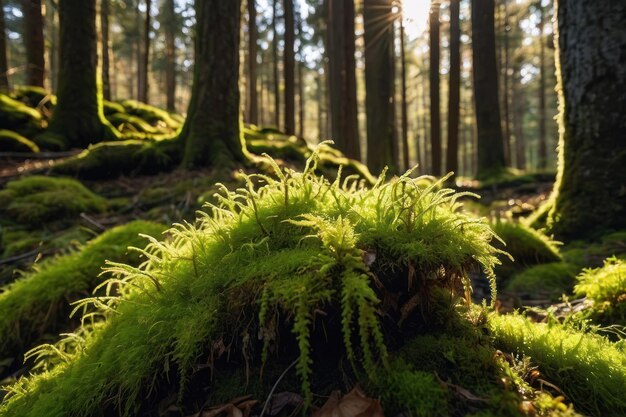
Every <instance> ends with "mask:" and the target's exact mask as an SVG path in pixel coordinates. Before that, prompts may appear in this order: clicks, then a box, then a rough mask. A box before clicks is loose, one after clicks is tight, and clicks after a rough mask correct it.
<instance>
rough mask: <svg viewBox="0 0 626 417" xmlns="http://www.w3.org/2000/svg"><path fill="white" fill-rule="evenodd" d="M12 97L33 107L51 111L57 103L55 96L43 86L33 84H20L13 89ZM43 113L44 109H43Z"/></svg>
mask: <svg viewBox="0 0 626 417" xmlns="http://www.w3.org/2000/svg"><path fill="white" fill-rule="evenodd" d="M13 97H14V98H15V99H16V100H19V101H21V102H23V103H24V104H26V105H28V106H29V107H32V108H35V109H45V110H46V111H51V110H52V109H53V108H54V106H56V104H57V97H56V96H55V95H54V94H51V93H50V92H49V91H47V90H46V89H45V88H42V87H38V86H34V85H21V86H18V87H16V88H15V90H14V91H13ZM44 113H45V111H44Z"/></svg>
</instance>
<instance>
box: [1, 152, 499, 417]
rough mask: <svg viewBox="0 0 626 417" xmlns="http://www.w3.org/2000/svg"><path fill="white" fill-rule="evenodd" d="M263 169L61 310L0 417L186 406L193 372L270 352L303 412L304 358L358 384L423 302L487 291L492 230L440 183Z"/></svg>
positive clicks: (268, 359)
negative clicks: (55, 340)
mask: <svg viewBox="0 0 626 417" xmlns="http://www.w3.org/2000/svg"><path fill="white" fill-rule="evenodd" d="M270 163H271V164H273V165H274V167H275V170H276V171H275V175H276V177H277V179H274V178H270V177H268V176H265V175H259V174H256V175H250V176H246V183H247V186H246V187H245V188H242V189H239V190H237V191H228V190H226V189H223V190H222V191H221V193H220V197H219V200H220V203H219V204H218V205H212V206H207V208H206V211H204V212H200V213H199V217H198V219H197V220H196V222H195V223H194V224H187V223H185V224H181V225H177V226H175V227H174V228H172V229H171V230H170V231H169V233H170V234H171V235H172V237H173V238H172V239H171V240H170V241H166V242H158V241H156V240H154V241H152V243H151V244H150V245H148V247H147V248H146V249H145V251H144V252H143V253H144V254H145V255H146V257H147V258H148V261H147V262H146V263H144V264H142V266H141V267H139V268H136V267H132V266H129V265H125V264H121V263H110V264H109V268H108V272H109V274H110V275H109V276H110V279H109V280H108V281H106V282H105V283H103V285H102V286H101V289H102V290H105V294H104V295H102V296H100V297H93V298H88V299H85V300H83V301H82V302H81V303H78V304H77V305H76V308H77V311H81V312H83V313H84V314H85V315H84V316H83V318H84V320H83V325H82V327H80V328H79V329H77V330H76V331H75V332H74V333H73V334H72V335H70V336H67V338H66V339H64V340H62V341H61V342H59V344H57V345H56V347H55V348H52V347H49V346H42V347H41V348H38V349H36V350H34V351H33V352H32V354H33V355H34V356H36V357H38V358H39V362H38V363H39V369H40V373H38V374H36V375H35V376H32V377H29V378H23V379H21V380H19V381H18V382H17V383H16V384H14V385H12V386H10V387H9V390H10V392H11V395H10V397H9V398H8V399H7V400H6V401H5V403H4V404H3V405H2V406H0V412H2V413H4V415H6V416H17V415H20V416H26V417H27V416H38V417H42V416H57V415H74V416H83V415H91V414H92V412H93V410H94V409H103V408H104V409H108V408H110V409H111V410H117V412H116V414H117V413H119V414H124V415H132V414H137V413H139V411H140V410H143V411H145V412H147V411H146V410H145V407H148V408H149V407H150V404H156V402H154V401H150V400H149V398H151V395H154V394H155V393H156V392H159V390H162V389H163V387H164V385H163V384H164V383H165V381H169V382H167V383H166V384H165V385H172V384H174V385H175V386H178V391H179V400H180V402H181V404H185V399H186V398H187V400H188V401H192V399H189V398H188V397H185V393H187V392H189V391H190V390H192V386H195V385H196V384H190V381H192V380H194V378H195V377H196V373H195V372H194V371H193V370H194V369H197V367H196V366H195V365H196V364H197V363H198V362H200V363H209V364H210V366H211V367H212V369H216V372H217V370H218V369H220V364H221V365H222V366H223V365H224V363H231V366H232V365H235V366H237V365H236V364H239V366H241V367H243V368H244V369H253V367H254V366H257V367H258V366H261V367H263V366H264V365H266V367H267V368H268V369H269V368H271V365H272V363H274V361H277V360H280V358H285V357H291V358H294V357H295V359H296V360H295V369H296V374H297V375H298V380H299V382H300V384H301V391H302V393H303V394H304V395H305V397H306V399H307V403H310V401H311V399H312V391H313V389H314V387H317V386H318V385H317V384H318V383H319V378H320V377H323V375H322V374H318V373H316V372H315V369H319V365H320V362H319V361H320V360H321V358H320V356H322V358H323V363H324V365H325V366H326V367H327V368H328V369H335V370H336V369H337V365H336V363H338V362H339V361H341V360H344V359H345V361H346V363H348V364H351V366H350V367H349V369H350V368H351V369H352V370H353V372H356V373H357V374H358V375H362V377H363V378H364V379H365V380H371V379H374V378H375V377H376V375H377V374H378V372H379V370H380V369H381V367H382V368H385V367H386V364H387V363H388V357H389V354H388V351H389V347H390V346H391V347H394V346H398V344H399V343H402V340H403V338H404V336H403V335H404V334H405V330H406V331H408V332H409V333H411V332H419V331H420V329H422V330H423V329H427V328H429V326H431V325H433V324H431V322H430V319H429V317H432V316H433V315H435V316H436V313H435V311H436V309H435V304H436V303H433V294H435V293H438V292H440V291H444V292H446V293H448V294H450V295H449V296H448V298H449V299H451V300H457V299H458V297H462V298H463V299H466V300H467V301H466V302H469V296H470V291H471V288H470V281H469V278H468V275H467V273H468V272H469V271H470V270H472V269H474V268H480V269H482V270H483V271H484V273H485V274H486V275H487V277H489V281H490V284H491V286H492V289H493V291H495V282H494V276H493V267H494V266H495V264H496V263H497V262H498V261H497V258H496V255H497V254H498V253H499V251H498V250H497V249H496V248H494V247H493V246H492V245H491V243H490V242H491V240H492V238H493V233H492V231H491V229H490V227H489V225H488V224H487V223H486V221H485V220H480V219H475V218H473V217H471V216H468V215H466V214H465V213H464V212H463V211H462V210H461V205H460V203H458V202H457V199H458V197H460V195H459V194H455V192H454V191H453V190H449V189H445V188H441V182H434V183H430V184H429V185H428V186H427V187H422V186H418V185H417V184H423V183H424V181H425V179H423V178H421V179H411V178H410V176H409V175H406V176H403V177H400V178H395V179H393V180H391V181H390V182H387V183H386V182H385V181H384V178H380V179H379V181H378V182H377V183H376V185H375V186H373V187H371V188H367V187H365V186H364V184H365V183H366V182H367V181H365V180H363V179H361V178H359V177H355V176H352V177H346V178H344V179H341V178H340V177H341V175H339V176H338V178H337V180H336V181H334V182H332V183H331V182H329V181H328V180H326V179H324V178H322V177H320V176H317V175H315V174H314V172H315V169H316V163H317V159H316V158H315V155H314V157H313V158H312V159H311V160H309V161H308V163H307V165H306V168H305V170H304V172H297V171H292V170H289V169H281V168H279V167H278V166H277V165H276V164H274V163H272V162H270ZM443 180H445V179H443ZM443 180H442V181H443ZM257 186H258V187H257ZM118 292H119V294H118ZM383 317H384V320H383ZM102 318H103V319H104V321H102V320H101V319H102ZM210 346H213V347H214V348H213V349H207V347H210ZM219 346H224V349H220V348H219ZM121 352H123V354H120V353H121ZM226 352H228V355H226ZM321 352H325V353H323V354H321ZM342 358H343V359H342ZM204 368H205V369H206V367H204ZM217 378H219V377H216V379H217ZM249 378H250V379H252V380H255V379H258V378H262V377H261V376H260V375H258V374H256V375H250V376H249ZM209 380H210V379H206V378H205V379H202V381H203V382H202V383H203V384H204V387H205V388H203V389H202V392H203V393H206V394H205V395H210V393H211V392H213V390H214V388H211V386H210V382H208V381H209ZM242 390H245V387H242ZM242 394H245V392H242ZM265 394H266V395H267V392H266V393H265ZM209 399H210V397H209ZM205 400H206V398H204V399H202V401H205ZM187 404H190V403H189V402H187ZM191 404H194V403H193V402H191ZM142 407H143V409H142ZM186 411H190V412H191V411H194V410H186Z"/></svg>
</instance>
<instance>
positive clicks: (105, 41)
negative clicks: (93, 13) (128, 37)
mask: <svg viewBox="0 0 626 417" xmlns="http://www.w3.org/2000/svg"><path fill="white" fill-rule="evenodd" d="M100 31H101V33H102V38H101V42H102V46H101V47H102V51H101V55H102V65H101V71H102V96H103V97H104V99H106V100H111V77H110V76H109V73H110V60H109V58H110V45H109V0H101V2H100Z"/></svg>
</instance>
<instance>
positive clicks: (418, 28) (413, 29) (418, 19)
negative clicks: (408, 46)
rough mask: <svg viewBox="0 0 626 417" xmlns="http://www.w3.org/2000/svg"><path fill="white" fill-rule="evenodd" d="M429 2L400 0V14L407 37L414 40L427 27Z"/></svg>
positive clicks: (424, 0)
mask: <svg viewBox="0 0 626 417" xmlns="http://www.w3.org/2000/svg"><path fill="white" fill-rule="evenodd" d="M429 8H430V0H402V12H403V18H404V26H405V30H406V33H407V36H408V37H409V38H410V39H414V38H416V37H418V36H419V35H421V34H422V32H424V30H426V28H427V27H428V10H429Z"/></svg>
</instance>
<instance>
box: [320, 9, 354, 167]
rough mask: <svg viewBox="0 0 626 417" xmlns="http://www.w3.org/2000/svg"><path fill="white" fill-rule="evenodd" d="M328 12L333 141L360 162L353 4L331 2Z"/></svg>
mask: <svg viewBox="0 0 626 417" xmlns="http://www.w3.org/2000/svg"><path fill="white" fill-rule="evenodd" d="M326 9H327V13H328V15H327V20H328V24H327V27H328V30H327V38H326V51H327V57H328V86H329V89H328V95H329V97H328V98H329V104H330V126H331V138H332V139H333V141H335V144H336V146H337V148H338V149H339V150H341V151H342V152H344V153H345V154H346V156H348V157H349V158H353V159H360V158H361V149H360V141H359V126H358V106H357V88H356V59H355V35H354V25H355V24H354V19H355V16H354V1H353V0H329V1H327V3H326Z"/></svg>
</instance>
